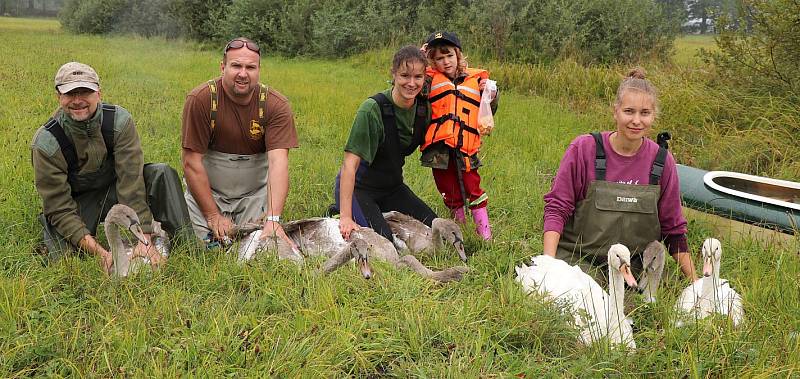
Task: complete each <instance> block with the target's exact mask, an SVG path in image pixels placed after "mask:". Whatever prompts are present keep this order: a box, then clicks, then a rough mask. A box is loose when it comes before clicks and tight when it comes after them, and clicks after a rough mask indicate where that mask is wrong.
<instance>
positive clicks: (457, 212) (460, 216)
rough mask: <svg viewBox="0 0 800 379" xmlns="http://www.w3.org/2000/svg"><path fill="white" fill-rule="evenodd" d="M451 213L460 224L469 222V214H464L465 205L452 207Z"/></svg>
mask: <svg viewBox="0 0 800 379" xmlns="http://www.w3.org/2000/svg"><path fill="white" fill-rule="evenodd" d="M450 214H451V215H452V216H453V220H455V221H456V223H458V224H459V225H464V224H466V223H467V216H466V215H464V207H458V208H455V209H451V210H450Z"/></svg>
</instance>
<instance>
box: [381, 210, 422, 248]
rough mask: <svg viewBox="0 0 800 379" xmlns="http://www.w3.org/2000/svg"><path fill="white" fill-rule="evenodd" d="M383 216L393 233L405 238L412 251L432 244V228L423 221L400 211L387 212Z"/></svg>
mask: <svg viewBox="0 0 800 379" xmlns="http://www.w3.org/2000/svg"><path fill="white" fill-rule="evenodd" d="M383 218H384V219H385V220H386V223H387V224H389V229H391V230H392V234H395V235H397V238H399V239H401V240H403V242H405V243H406V245H407V246H408V247H409V249H411V251H412V252H418V251H421V250H424V249H425V248H426V247H428V246H429V245H430V242H431V241H430V239H431V233H430V228H429V227H428V226H427V225H425V224H423V223H422V222H421V221H419V220H417V219H415V218H413V217H411V216H408V215H406V214H403V213H400V212H395V211H391V212H385V213H384V214H383Z"/></svg>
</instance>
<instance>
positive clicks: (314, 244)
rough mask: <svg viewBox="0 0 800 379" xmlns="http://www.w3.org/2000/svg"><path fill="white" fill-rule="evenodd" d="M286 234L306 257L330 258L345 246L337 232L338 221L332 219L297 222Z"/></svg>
mask: <svg viewBox="0 0 800 379" xmlns="http://www.w3.org/2000/svg"><path fill="white" fill-rule="evenodd" d="M284 230H286V229H284ZM286 233H287V234H289V236H290V237H291V238H292V240H293V241H294V243H295V244H297V246H298V247H300V250H302V251H303V252H304V253H305V254H307V255H323V256H332V255H333V254H336V253H338V252H339V251H341V249H342V248H343V247H344V246H345V245H346V244H347V242H346V241H345V240H344V238H342V234H341V232H340V231H339V220H336V219H333V218H326V217H316V218H309V219H304V220H297V221H294V222H293V224H292V225H291V227H290V230H289V231H286Z"/></svg>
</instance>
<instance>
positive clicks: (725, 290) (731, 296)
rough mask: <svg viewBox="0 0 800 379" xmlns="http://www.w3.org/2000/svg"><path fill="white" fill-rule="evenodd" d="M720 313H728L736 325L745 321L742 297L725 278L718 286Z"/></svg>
mask: <svg viewBox="0 0 800 379" xmlns="http://www.w3.org/2000/svg"><path fill="white" fill-rule="evenodd" d="M717 298H718V299H719V309H720V313H722V314H724V315H728V317H730V319H731V320H732V321H733V325H734V326H738V325H739V324H741V322H742V321H744V306H743V304H742V297H741V296H740V295H739V293H738V292H736V290H735V289H733V287H731V285H730V283H729V282H728V281H727V280H723V281H722V282H721V283H720V285H719V287H718V288H717Z"/></svg>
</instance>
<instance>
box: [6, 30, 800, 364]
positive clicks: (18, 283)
mask: <svg viewBox="0 0 800 379" xmlns="http://www.w3.org/2000/svg"><path fill="white" fill-rule="evenodd" d="M0 34H2V36H3V40H4V44H3V45H2V46H0V54H2V56H3V57H4V64H3V65H0V103H2V104H4V106H3V107H0V124H1V125H2V126H3V128H2V129H0V145H1V146H2V148H3V149H2V153H1V154H2V155H0V157H2V158H0V169H2V173H3V175H0V204H2V206H1V207H0V227H1V228H2V230H3V232H4V233H2V234H0V273H2V275H0V376H2V377H22V376H48V377H63V376H76V377H84V376H88V377H112V376H113V377H122V376H133V377H145V376H165V377H176V376H184V375H192V376H203V377H219V376H255V377H262V376H275V377H298V376H300V377H345V376H358V377H457V378H462V377H511V376H515V375H519V376H526V377H539V376H593V377H599V376H617V375H622V376H661V377H706V376H728V377H732V376H746V377H747V376H793V375H798V368H799V367H798V363H797V362H798V361H799V359H800V342H799V341H798V332H799V331H800V322H798V318H797V316H796V315H797V314H800V288H798V282H797V276H798V273H800V259H799V258H798V255H797V250H796V247H794V248H792V249H789V248H779V247H775V246H762V245H761V244H760V243H758V242H757V241H747V240H745V241H740V242H730V243H728V241H727V240H726V239H724V238H723V242H724V243H726V245H725V246H726V250H725V260H724V266H723V271H722V272H723V273H724V275H725V276H726V278H727V279H729V280H730V281H731V283H733V285H734V286H736V287H737V289H739V291H740V292H741V293H742V295H743V298H744V301H745V309H746V311H747V318H748V321H747V322H746V323H745V325H744V326H743V327H741V328H739V329H733V328H732V327H731V326H730V325H729V324H728V323H727V322H726V321H725V320H723V319H715V320H711V321H709V322H704V323H701V324H698V325H694V326H691V327H687V328H683V329H675V328H673V327H671V324H670V322H671V321H670V320H671V317H672V310H671V304H673V303H674V301H675V298H676V297H677V294H678V293H679V292H680V289H681V288H682V287H684V286H685V285H686V284H687V283H686V282H685V281H684V280H682V279H681V278H680V277H679V274H677V269H676V266H675V265H674V263H672V262H671V261H670V262H668V268H667V271H668V274H667V278H666V279H665V283H664V287H663V288H662V290H661V291H660V292H659V296H660V302H658V303H656V304H655V305H652V306H645V305H641V304H640V299H639V298H638V296H635V295H634V296H633V297H632V301H633V302H634V304H636V305H637V309H636V310H635V311H634V312H633V315H632V317H633V318H634V319H635V320H636V325H637V331H636V337H635V338H636V341H637V344H638V345H639V349H638V350H637V351H636V352H634V353H632V354H631V355H626V354H624V353H621V352H616V351H613V350H610V349H609V348H608V346H605V345H602V344H600V345H596V346H593V347H589V348H587V347H582V346H579V345H578V344H577V342H576V335H577V334H576V332H575V330H574V329H572V328H571V327H570V325H569V321H568V320H569V318H570V317H568V316H567V315H564V314H562V313H561V312H559V309H558V308H557V306H556V305H554V304H550V303H547V302H543V301H542V300H541V299H539V298H537V297H535V296H533V297H529V296H526V295H525V294H523V293H522V291H520V289H519V288H518V286H517V285H516V283H514V282H513V279H512V274H511V273H513V265H514V264H515V263H516V262H519V261H522V260H523V259H526V258H527V257H530V256H531V255H534V254H538V253H539V252H540V249H541V239H540V236H541V232H542V231H541V220H542V201H541V197H542V194H543V193H544V192H545V191H547V190H548V189H549V185H550V180H551V178H552V175H553V173H554V172H555V169H556V167H557V165H558V161H559V159H560V157H561V154H562V153H563V151H564V149H565V147H566V145H567V144H568V143H569V141H570V140H571V139H572V138H573V137H574V136H575V135H576V134H578V133H582V132H585V131H588V130H592V129H597V128H599V127H604V128H607V127H610V123H611V118H610V113H609V111H608V108H607V106H606V105H601V106H598V108H591V107H587V108H585V109H587V110H588V109H596V113H590V112H588V111H586V110H585V111H584V112H583V114H582V115H576V114H574V113H573V112H572V111H571V110H570V109H571V108H570V105H572V103H571V102H569V101H566V102H564V103H560V102H558V101H553V100H550V98H551V97H553V98H555V97H558V96H552V94H551V95H548V93H546V92H544V93H540V92H538V91H537V92H533V93H529V92H528V90H527V89H525V88H523V87H521V86H520V87H518V88H516V89H514V90H507V91H505V92H504V93H503V95H502V96H503V97H502V100H501V101H502V103H501V108H500V111H499V113H498V115H497V125H498V127H497V129H496V130H495V132H494V134H493V135H492V136H491V137H490V138H487V141H486V144H485V147H484V150H483V151H482V154H483V159H484V161H485V162H486V167H485V168H483V169H481V170H482V171H481V174H482V176H483V177H484V184H485V186H486V188H487V190H488V192H489V195H490V203H489V204H490V208H489V212H490V215H491V217H492V221H493V225H494V227H495V234H496V240H495V241H494V242H492V243H489V244H486V243H482V242H480V241H479V240H478V239H477V238H475V236H474V235H472V233H471V230H470V229H469V228H468V229H467V230H466V231H467V232H468V233H467V234H468V238H467V241H466V244H467V250H468V251H469V252H470V253H471V255H472V259H471V261H470V267H471V269H472V270H471V272H470V273H468V274H467V275H466V277H465V279H464V280H463V281H462V282H459V283H453V284H448V285H436V284H433V283H430V282H428V281H425V280H422V279H420V278H419V277H416V276H414V275H412V274H411V272H410V271H406V270H398V269H395V268H392V267H389V266H388V265H386V264H381V263H375V265H376V267H375V268H374V271H375V272H376V274H377V275H376V276H375V277H374V278H373V279H371V280H369V281H367V280H362V279H360V278H359V277H358V274H357V272H356V270H354V269H353V268H352V267H349V266H348V267H345V268H343V269H341V270H339V271H338V272H336V273H334V274H332V275H329V276H321V275H319V274H317V273H316V271H315V270H316V269H317V268H319V266H320V265H321V262H320V261H319V260H311V262H309V263H308V264H307V265H306V266H305V267H302V268H298V267H296V266H294V265H293V264H289V263H285V262H280V261H277V260H276V259H274V258H272V257H269V256H265V257H262V258H261V259H258V260H256V261H254V262H252V263H249V264H246V265H237V264H236V263H235V260H234V257H232V256H229V255H226V254H222V253H219V252H214V251H209V252H205V251H195V250H192V249H189V248H186V247H182V248H179V249H178V250H177V251H175V252H173V254H172V256H171V258H170V259H169V262H168V264H167V265H166V267H165V268H164V269H163V270H160V271H158V272H154V273H141V274H140V275H136V276H134V277H131V278H128V279H127V280H123V281H114V280H111V279H109V278H108V277H106V276H105V275H103V274H102V273H101V272H100V270H99V268H98V265H97V264H96V263H95V262H94V261H93V260H92V259H91V258H89V257H69V258H67V259H64V260H62V261H60V262H58V263H55V264H47V263H45V262H44V260H43V259H42V258H41V257H39V256H38V255H36V254H35V252H34V246H35V245H36V243H37V242H38V240H39V235H38V233H39V230H38V228H37V227H36V222H35V219H34V217H35V215H36V214H37V213H38V212H39V210H40V208H41V206H40V203H39V199H38V197H37V195H36V193H35V190H34V187H33V185H32V172H31V167H30V162H29V154H30V153H29V150H28V149H29V148H28V145H29V142H30V139H31V137H32V134H33V132H34V130H35V129H36V128H37V127H38V126H39V125H40V124H42V123H43V122H44V121H45V120H46V119H47V117H48V116H49V115H50V114H51V113H52V111H53V110H54V109H55V107H56V101H55V97H54V93H53V87H52V86H53V82H52V80H53V79H52V77H53V75H54V73H55V71H56V69H57V68H58V67H59V65H61V64H62V63H64V62H66V61H68V60H73V59H74V60H79V61H83V62H86V63H89V64H91V65H92V66H93V67H95V68H96V69H97V70H98V72H99V74H100V76H101V81H102V86H103V98H104V99H105V100H107V101H110V102H113V103H118V104H121V105H122V106H124V107H126V108H127V109H128V110H130V111H131V113H132V114H133V115H134V118H135V119H136V121H137V128H138V129H139V132H140V134H141V136H142V141H143V146H144V150H145V157H146V159H147V160H148V161H164V162H167V163H169V164H171V165H172V166H173V167H177V168H179V165H178V163H179V140H180V137H179V133H180V132H179V130H180V112H181V109H182V104H183V98H184V96H185V93H186V92H188V91H189V90H190V89H191V88H192V87H194V86H195V85H197V84H199V83H202V82H204V81H205V80H207V79H209V78H211V77H213V76H215V75H217V74H218V72H219V71H218V70H219V68H218V63H219V59H220V57H219V52H218V51H211V52H209V51H203V50H197V49H196V48H195V47H194V46H193V45H190V44H185V43H182V42H177V41H165V40H162V39H139V38H128V37H89V36H75V35H69V34H65V33H63V32H61V31H59V30H58V29H57V27H56V24H55V23H53V22H49V21H41V20H37V21H34V20H26V21H25V22H24V23H20V22H19V21H18V20H10V19H5V18H0ZM388 66H389V59H388V55H387V54H386V53H378V54H377V55H374V56H371V55H365V56H364V57H359V58H353V59H352V60H348V61H319V60H307V59H281V58H276V57H270V56H267V57H264V59H263V60H262V80H263V81H265V82H266V83H268V84H269V85H270V86H272V87H274V88H276V89H277V90H279V91H281V92H282V93H283V94H285V95H286V96H287V97H288V98H289V99H290V100H291V101H292V106H293V109H294V111H295V114H296V122H297V127H298V133H299V134H300V142H301V148H300V149H297V150H294V151H292V152H291V154H290V166H291V167H290V170H291V171H290V172H291V180H292V189H291V192H290V195H289V199H288V203H287V209H286V212H285V213H286V216H287V217H288V218H302V217H310V216H316V215H319V214H320V213H321V212H322V210H323V209H324V207H325V206H326V205H327V204H329V203H330V202H331V201H332V197H331V187H332V180H333V177H334V176H335V174H336V171H337V168H338V165H339V161H340V159H341V156H342V146H343V145H344V142H345V138H346V135H347V132H348V130H349V127H350V123H351V122H352V118H353V114H354V111H355V109H357V107H358V105H359V104H360V102H361V101H363V99H365V98H366V97H367V96H369V95H371V94H372V93H374V92H376V91H379V90H381V89H383V88H385V87H386V86H387V83H386V80H387V79H388V73H387V71H388ZM489 68H490V69H495V67H489ZM500 69H501V70H502V67H501V68H500ZM537 70H543V69H537ZM559 70H563V71H562V73H561V74H559ZM567 72H568V70H567V69H565V68H560V69H558V68H557V69H556V70H555V71H554V75H562V76H563V77H564V78H568V77H569V75H568V73H567ZM520 75H521V74H520ZM541 75H544V74H541ZM614 75H615V74H614V73H606V74H603V73H601V72H599V71H598V72H595V71H590V74H589V75H587V76H586V77H582V78H578V79H574V82H573V83H574V84H572V87H570V89H569V90H565V92H563V93H561V94H560V95H559V96H564V97H566V98H569V97H570V96H572V94H573V93H584V94H587V96H588V95H594V96H600V95H602V96H607V95H608V92H607V91H608V89H606V88H604V87H603V86H602V85H601V84H599V83H611V87H613V83H614ZM596 78H599V79H596ZM563 80H573V79H571V78H569V79H563ZM580 80H583V81H584V84H586V87H587V88H582V87H581V86H580ZM604 81H605V82H604ZM531 88H533V87H531ZM553 88H555V86H553ZM554 90H555V89H554ZM587 104H588V103H587ZM664 108H665V112H666V108H667V106H666V104H664ZM414 160H415V157H412V158H410V159H409V162H408V163H409V164H408V165H407V171H406V177H407V178H408V182H409V185H410V186H411V187H412V188H413V189H414V190H415V191H416V192H417V193H419V194H420V195H421V196H422V197H423V198H424V199H425V200H426V201H427V202H428V203H429V204H431V205H433V206H434V209H435V210H436V211H437V212H439V213H440V214H443V213H444V211H445V209H444V207H443V205H442V204H441V200H440V199H439V195H438V194H437V193H436V190H435V187H434V186H433V185H432V182H431V178H430V172H429V171H428V170H425V169H423V168H421V167H419V165H418V164H416V163H415V162H414ZM691 227H692V229H691V230H692V232H691V234H690V243H691V245H692V246H693V247H697V246H698V245H699V243H700V242H701V241H702V239H703V238H704V237H706V236H707V235H708V234H709V231H708V229H707V228H706V226H705V225H702V224H698V223H694V222H693V223H692V225H691ZM422 259H423V261H424V262H425V263H426V264H428V265H431V266H434V267H446V266H452V265H455V264H458V263H459V261H458V259H457V258H456V255H455V254H454V253H453V252H448V251H445V252H437V253H435V254H431V255H430V256H425V257H422Z"/></svg>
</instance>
